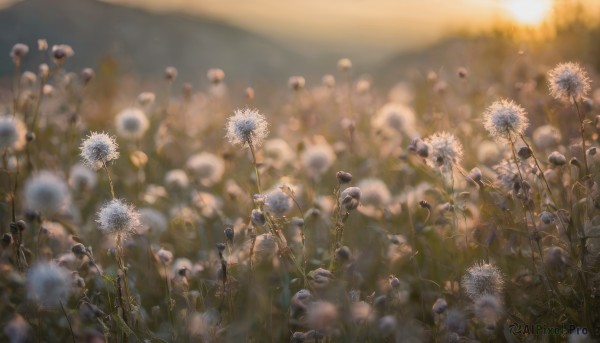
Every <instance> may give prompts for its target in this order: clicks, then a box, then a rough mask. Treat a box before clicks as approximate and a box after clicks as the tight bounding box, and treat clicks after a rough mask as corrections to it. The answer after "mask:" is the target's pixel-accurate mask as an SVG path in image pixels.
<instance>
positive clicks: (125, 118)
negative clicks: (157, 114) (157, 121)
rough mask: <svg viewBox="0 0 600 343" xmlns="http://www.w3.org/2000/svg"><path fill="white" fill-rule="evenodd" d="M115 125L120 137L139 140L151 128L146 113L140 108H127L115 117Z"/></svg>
mask: <svg viewBox="0 0 600 343" xmlns="http://www.w3.org/2000/svg"><path fill="white" fill-rule="evenodd" d="M115 125H116V127H117V133H118V134H119V136H121V137H123V138H125V139H130V140H138V139H140V138H142V137H143V136H144V133H146V131H147V130H148V128H149V127H150V122H149V121H148V118H147V117H146V114H145V113H144V111H142V110H140V109H138V108H133V107H132V108H126V109H124V110H122V111H121V112H119V114H117V116H116V117H115Z"/></svg>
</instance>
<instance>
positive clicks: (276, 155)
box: [263, 138, 296, 169]
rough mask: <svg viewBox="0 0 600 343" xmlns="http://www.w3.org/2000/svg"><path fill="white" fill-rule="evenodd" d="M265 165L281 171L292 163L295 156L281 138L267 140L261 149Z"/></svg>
mask: <svg viewBox="0 0 600 343" xmlns="http://www.w3.org/2000/svg"><path fill="white" fill-rule="evenodd" d="M263 150H264V154H265V159H266V163H268V164H269V165H272V166H273V167H274V168H275V169H281V168H283V167H285V166H287V165H290V164H292V163H293V162H294V160H295V158H296V156H295V155H296V154H295V152H294V150H293V149H292V148H291V147H290V145H289V144H288V143H287V142H286V141H285V140H283V139H281V138H275V139H269V140H267V141H266V142H265V146H264V148H263Z"/></svg>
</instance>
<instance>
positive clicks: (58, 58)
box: [52, 44, 75, 64]
mask: <svg viewBox="0 0 600 343" xmlns="http://www.w3.org/2000/svg"><path fill="white" fill-rule="evenodd" d="M73 55H75V52H74V51H73V48H71V46H69V45H66V44H59V45H54V46H52V58H53V59H54V63H56V64H60V63H62V62H63V61H65V60H66V59H67V58H69V57H71V56H73Z"/></svg>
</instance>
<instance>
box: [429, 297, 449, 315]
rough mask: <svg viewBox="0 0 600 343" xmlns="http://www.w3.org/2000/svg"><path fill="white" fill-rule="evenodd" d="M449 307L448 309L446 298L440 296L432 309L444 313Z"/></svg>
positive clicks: (434, 311) (436, 312) (437, 312)
mask: <svg viewBox="0 0 600 343" xmlns="http://www.w3.org/2000/svg"><path fill="white" fill-rule="evenodd" d="M447 309H448V303H447V302H446V299H444V298H438V299H437V300H436V301H435V303H434V304H433V306H432V307H431V310H432V311H433V313H435V314H442V313H444V312H446V310H447Z"/></svg>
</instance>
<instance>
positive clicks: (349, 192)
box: [340, 187, 361, 212]
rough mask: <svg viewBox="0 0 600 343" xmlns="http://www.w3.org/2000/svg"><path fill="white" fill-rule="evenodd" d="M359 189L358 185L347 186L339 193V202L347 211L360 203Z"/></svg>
mask: <svg viewBox="0 0 600 343" xmlns="http://www.w3.org/2000/svg"><path fill="white" fill-rule="evenodd" d="M360 196H361V191H360V188H358V187H348V188H346V189H344V190H343V191H342V193H341V194H340V204H341V205H342V206H343V207H344V209H345V210H346V211H347V212H349V211H352V210H355V209H356V208H357V207H358V205H360Z"/></svg>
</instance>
